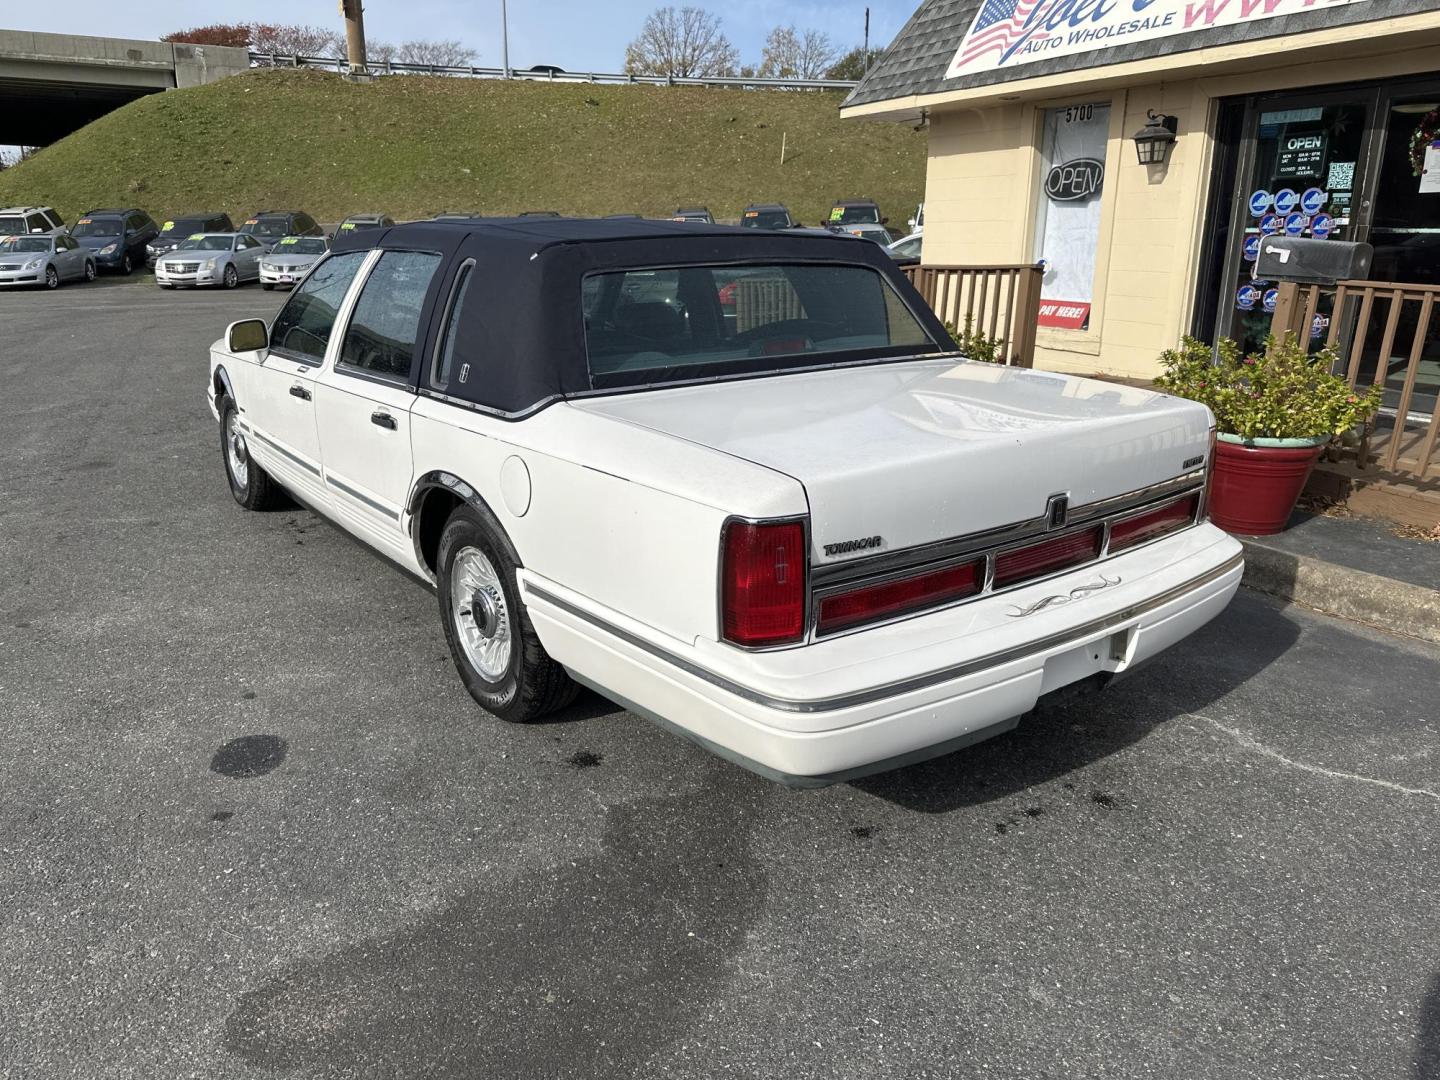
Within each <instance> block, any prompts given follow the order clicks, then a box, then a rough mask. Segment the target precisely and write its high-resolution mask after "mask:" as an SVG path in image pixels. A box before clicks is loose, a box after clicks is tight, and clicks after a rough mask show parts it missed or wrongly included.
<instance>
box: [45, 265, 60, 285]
mask: <svg viewBox="0 0 1440 1080" xmlns="http://www.w3.org/2000/svg"><path fill="white" fill-rule="evenodd" d="M45 287H46V288H47V289H58V288H59V287H60V271H59V270H56V269H55V267H53V266H47V267H45Z"/></svg>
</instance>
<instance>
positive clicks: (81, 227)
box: [70, 217, 120, 236]
mask: <svg viewBox="0 0 1440 1080" xmlns="http://www.w3.org/2000/svg"><path fill="white" fill-rule="evenodd" d="M70 235H71V236H119V235H120V219H119V218H88V217H82V218H81V219H80V220H79V221H77V222H75V227H74V228H73V229H71V230H70Z"/></svg>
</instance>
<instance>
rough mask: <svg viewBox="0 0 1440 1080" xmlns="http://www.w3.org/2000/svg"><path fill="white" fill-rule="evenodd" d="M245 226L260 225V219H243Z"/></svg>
mask: <svg viewBox="0 0 1440 1080" xmlns="http://www.w3.org/2000/svg"><path fill="white" fill-rule="evenodd" d="M245 224H246V225H259V224H260V219H259V218H253V217H252V218H246V219H245Z"/></svg>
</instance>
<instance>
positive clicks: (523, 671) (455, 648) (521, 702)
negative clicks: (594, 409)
mask: <svg viewBox="0 0 1440 1080" xmlns="http://www.w3.org/2000/svg"><path fill="white" fill-rule="evenodd" d="M466 548H478V549H479V550H480V552H481V553H482V554H484V555H485V556H486V558H488V559H489V561H490V563H491V564H492V565H493V567H494V569H495V571H496V575H497V577H498V578H499V584H500V588H501V590H502V591H503V594H504V600H505V611H504V615H503V617H504V618H506V619H507V620H508V621H509V626H510V642H511V647H510V659H509V663H508V665H507V667H506V669H505V672H504V674H502V675H501V676H500V677H499V678H497V679H489V678H487V677H486V676H485V675H483V674H481V672H480V671H479V669H478V668H476V667H475V666H474V664H472V663H471V661H470V659H469V657H468V656H466V654H465V650H464V648H463V647H462V646H461V643H460V637H459V631H458V629H457V627H456V614H455V611H454V607H455V605H454V604H452V603H451V602H450V597H451V574H452V571H453V568H454V562H455V556H456V555H457V554H458V553H459V552H461V551H462V550H464V549H466ZM437 567H438V573H437V575H436V581H437V585H438V587H437V589H436V595H437V596H438V597H439V599H440V623H441V625H442V626H444V628H445V640H446V642H448V643H449V645H450V656H451V659H452V660H454V662H455V667H456V670H458V671H459V672H460V680H461V682H463V683H464V684H465V689H467V690H469V691H470V696H471V697H473V698H474V699H475V700H476V701H477V702H479V704H480V706H481V707H482V708H483V709H485V711H486V712H489V713H492V714H493V715H495V716H497V717H499V718H500V719H501V720H505V721H507V722H509V723H512V724H524V723H529V722H530V721H533V720H538V719H540V718H541V717H543V716H545V715H546V714H548V713H552V712H554V711H555V710H556V709H562V708H564V707H565V706H566V705H568V704H570V702H572V701H574V700H575V695H576V694H577V693H578V692H579V690H580V687H579V686H577V685H576V684H575V682H574V681H573V680H572V679H571V678H570V676H569V675H567V674H566V673H565V669H564V668H562V667H561V666H560V665H559V664H557V663H556V662H555V661H554V660H552V659H550V656H549V654H547V653H546V652H545V647H544V646H543V645H541V644H540V638H539V637H538V636H537V635H536V633H535V627H534V626H533V625H532V624H531V622H530V616H529V614H528V613H527V612H526V610H525V605H524V604H523V603H522V602H521V599H520V587H519V585H518V584H517V583H516V581H515V571H516V570H518V569H519V568H520V560H519V557H518V556H517V555H516V553H515V549H514V548H513V547H511V545H510V541H509V539H508V538H507V537H506V536H505V533H504V530H502V529H501V528H500V524H499V522H497V521H496V520H495V519H494V517H493V515H491V514H489V513H488V512H484V511H480V510H477V509H475V508H474V507H471V506H461V507H459V508H458V509H456V510H455V512H454V513H453V514H451V515H450V520H449V521H447V522H446V523H445V528H444V530H443V531H442V532H441V534H440V549H439V553H438V558H437Z"/></svg>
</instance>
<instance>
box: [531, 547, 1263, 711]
mask: <svg viewBox="0 0 1440 1080" xmlns="http://www.w3.org/2000/svg"><path fill="white" fill-rule="evenodd" d="M1171 535H1174V534H1173V533H1172V534H1171ZM1244 562H1245V558H1244V556H1243V555H1232V556H1231V557H1230V558H1229V559H1226V560H1225V562H1223V563H1221V564H1220V565H1219V566H1216V567H1212V568H1211V569H1209V570H1207V571H1205V572H1204V573H1202V574H1199V575H1197V576H1195V577H1193V578H1191V579H1190V580H1189V581H1185V582H1182V583H1181V584H1179V585H1176V586H1174V587H1173V588H1170V589H1167V590H1166V591H1165V592H1162V593H1159V594H1157V595H1155V596H1152V597H1149V598H1147V599H1145V600H1141V601H1139V602H1137V603H1134V604H1131V605H1130V606H1129V607H1126V608H1122V609H1121V610H1120V611H1117V612H1115V613H1113V614H1111V615H1103V616H1101V617H1100V618H1098V619H1092V620H1090V621H1089V622H1085V623H1082V624H1080V625H1079V626H1074V627H1071V628H1070V629H1068V630H1061V631H1059V632H1057V633H1054V634H1051V635H1049V636H1048V637H1044V638H1040V639H1038V640H1036V641H1031V642H1026V643H1025V644H1024V645H1017V646H1014V647H1013V648H1010V649H1002V650H1000V651H998V652H993V653H987V654H986V655H984V656H979V657H976V658H975V659H973V660H966V661H963V662H961V663H959V664H953V665H951V666H949V667H944V668H939V669H937V670H934V671H928V672H925V673H924V674H921V675H914V676H911V677H909V678H906V679H901V680H898V681H896V682H892V683H885V684H883V685H881V686H874V687H870V688H869V689H866V690H859V691H856V692H854V693H851V694H841V695H837V696H835V697H828V698H812V699H809V700H803V699H796V698H780V697H774V696H771V695H769V694H765V693H761V692H760V691H758V690H752V689H750V688H749V687H748V686H744V685H742V684H740V683H737V682H735V681H734V680H733V679H729V678H726V677H725V676H723V675H718V674H716V673H715V672H713V671H710V670H709V669H708V668H704V667H701V666H700V665H699V664H695V663H692V662H691V661H689V660H687V659H685V658H684V657H681V656H677V655H676V654H675V653H673V652H671V651H670V650H668V649H664V648H661V647H660V646H658V645H654V644H652V643H650V642H649V641H646V640H645V639H644V638H641V637H639V636H638V635H636V634H633V633H631V632H630V631H628V630H625V629H624V628H622V627H619V626H616V625H615V624H614V623H612V622H610V621H609V620H607V619H604V618H601V617H600V616H598V615H592V614H591V613H590V612H588V611H585V610H584V609H583V608H580V607H578V606H576V605H575V604H572V603H571V602H570V601H568V600H565V599H563V598H561V597H559V596H556V595H555V594H554V593H552V592H550V591H549V590H547V589H545V588H544V587H542V586H539V585H534V584H531V583H529V582H527V583H525V591H526V593H528V594H530V595H532V596H535V597H537V598H538V599H540V600H543V601H544V602H545V603H547V604H551V605H553V606H555V607H557V608H559V609H560V610H562V611H564V612H567V613H568V614H570V615H573V616H574V617H576V618H578V619H580V620H582V621H584V622H586V623H589V624H590V625H591V626H594V627H596V628H597V629H599V630H602V631H604V632H606V633H608V634H610V635H612V636H614V637H616V638H618V639H619V640H621V641H624V642H625V643H627V644H629V645H632V646H634V647H635V648H637V649H639V650H641V651H642V652H646V653H649V654H650V655H651V656H654V657H656V658H658V659H660V660H662V661H664V662H665V663H668V664H670V665H672V666H674V667H676V668H678V669H679V670H681V671H684V672H686V673H687V674H690V675H693V676H695V677H696V678H698V679H701V680H703V681H705V682H707V683H709V684H711V685H712V686H715V687H718V688H719V689H721V690H723V691H725V692H726V693H729V694H733V695H734V696H736V697H739V698H743V699H744V700H746V701H750V702H754V703H755V704H757V705H761V706H764V707H765V708H769V709H775V710H776V711H778V712H790V713H818V712H833V711H837V710H840V709H848V708H853V707H854V706H857V705H868V704H870V703H871V702H875V701H883V700H885V699H886V698H891V697H898V696H899V695H901V694H908V693H911V692H912V691H915V690H923V689H925V688H927V687H930V686H934V685H936V684H937V683H943V682H950V681H951V680H953V679H959V678H963V677H965V676H967V675H973V674H975V673H976V672H978V671H983V670H985V669H986V668H992V667H999V666H1001V665H1003V664H1008V663H1012V662H1014V661H1016V660H1023V659H1025V658H1026V657H1027V656H1033V655H1034V654H1036V653H1041V652H1048V651H1050V650H1051V649H1057V648H1061V647H1063V646H1065V645H1068V644H1070V643H1072V642H1076V641H1080V640H1082V639H1084V638H1088V637H1093V636H1094V635H1096V634H1103V633H1105V632H1106V631H1107V630H1111V629H1114V628H1115V627H1118V626H1122V625H1123V624H1125V623H1128V622H1130V621H1131V620H1132V619H1135V618H1138V617H1139V616H1141V615H1144V614H1146V613H1147V612H1150V611H1154V610H1155V609H1156V608H1158V607H1163V606H1164V605H1166V604H1168V603H1170V602H1171V601H1172V600H1177V599H1179V598H1181V597H1183V596H1184V595H1185V594H1187V593H1190V592H1193V591H1194V590H1196V589H1199V588H1201V587H1202V586H1205V585H1208V584H1210V583H1211V582H1212V581H1215V580H1217V579H1219V578H1222V577H1224V576H1225V575H1227V574H1229V573H1231V572H1232V571H1234V570H1237V569H1239V568H1240V567H1241V566H1243V565H1244ZM832 636H838V635H829V636H827V637H826V640H827V641H828V640H830V637H832Z"/></svg>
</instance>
